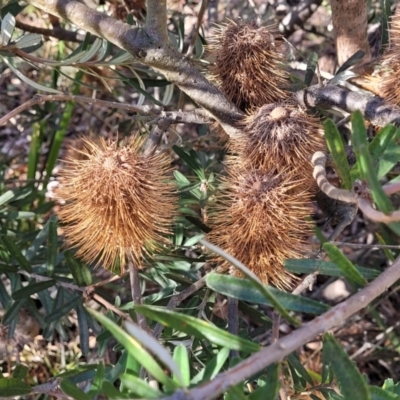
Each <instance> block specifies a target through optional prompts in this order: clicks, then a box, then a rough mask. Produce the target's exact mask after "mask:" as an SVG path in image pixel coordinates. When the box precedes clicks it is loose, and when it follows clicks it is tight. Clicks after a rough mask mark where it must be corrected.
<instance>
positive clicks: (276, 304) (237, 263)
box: [200, 239, 300, 326]
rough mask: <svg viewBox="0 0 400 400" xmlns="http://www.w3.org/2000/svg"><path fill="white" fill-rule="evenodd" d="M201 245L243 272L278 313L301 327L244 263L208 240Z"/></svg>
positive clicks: (201, 241) (202, 241)
mask: <svg viewBox="0 0 400 400" xmlns="http://www.w3.org/2000/svg"><path fill="white" fill-rule="evenodd" d="M200 243H201V244H202V245H203V246H205V247H207V248H208V249H209V250H211V251H213V252H214V253H216V254H218V255H220V256H221V257H223V258H224V259H225V260H226V261H228V262H229V263H231V264H232V265H234V266H235V267H236V268H237V269H239V270H240V271H241V272H243V274H244V275H245V276H246V277H247V278H249V280H250V281H251V282H252V283H253V286H254V287H255V288H257V289H258V290H259V291H260V293H262V294H263V296H264V297H265V298H266V299H267V300H268V301H270V302H271V304H272V306H273V307H274V308H275V310H276V311H278V312H279V313H280V314H281V315H282V316H283V317H284V318H286V319H287V320H288V321H289V322H291V323H292V324H293V325H296V326H299V325H300V322H299V321H298V320H297V319H296V318H294V317H292V316H291V315H290V314H289V313H288V312H287V311H286V309H285V308H284V307H283V306H282V305H281V304H280V303H279V301H278V300H277V299H276V297H275V296H274V294H273V293H272V291H271V290H270V287H268V286H264V285H263V284H262V282H261V281H260V279H259V278H258V277H257V276H256V275H255V274H254V273H253V272H252V271H250V270H249V269H248V268H247V267H246V266H245V265H244V264H243V263H241V262H240V261H239V260H238V259H236V258H235V257H233V256H231V255H230V254H228V253H226V252H225V251H223V250H222V249H220V248H219V247H218V246H215V245H213V244H212V243H209V242H208V241H207V240H204V239H202V240H200Z"/></svg>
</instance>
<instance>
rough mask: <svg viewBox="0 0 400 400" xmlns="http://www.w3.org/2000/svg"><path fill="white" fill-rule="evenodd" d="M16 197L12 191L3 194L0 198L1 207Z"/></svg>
mask: <svg viewBox="0 0 400 400" xmlns="http://www.w3.org/2000/svg"><path fill="white" fill-rule="evenodd" d="M14 196H15V194H14V192H13V191H12V190H7V192H5V193H3V194H2V195H1V196H0V206H2V205H3V204H6V203H8V202H9V201H10V200H12V199H13V198H14Z"/></svg>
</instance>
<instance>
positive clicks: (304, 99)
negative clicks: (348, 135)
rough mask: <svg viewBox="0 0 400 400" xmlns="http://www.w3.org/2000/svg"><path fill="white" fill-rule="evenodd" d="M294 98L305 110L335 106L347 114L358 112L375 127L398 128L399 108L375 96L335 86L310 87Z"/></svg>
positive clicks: (399, 122) (296, 94)
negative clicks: (392, 125)
mask: <svg viewBox="0 0 400 400" xmlns="http://www.w3.org/2000/svg"><path fill="white" fill-rule="evenodd" d="M294 96H295V98H296V100H297V102H298V103H299V104H300V105H301V106H303V107H306V108H311V107H319V108H326V109H329V108H332V107H334V106H336V107H338V108H340V109H341V110H343V111H346V112H348V113H352V112H354V111H356V110H359V111H361V113H362V114H363V115H364V117H365V119H367V120H368V121H370V122H371V123H372V124H373V125H375V126H378V127H383V126H385V125H387V124H389V123H392V124H394V125H396V126H400V108H399V107H397V106H395V105H391V104H387V103H385V101H384V100H383V99H381V98H380V97H377V96H368V95H365V94H361V93H356V92H350V91H349V90H347V89H343V88H340V87H338V86H335V85H327V86H324V87H319V86H318V85H315V86H310V87H309V88H307V89H304V90H300V91H298V92H296V93H295V94H294Z"/></svg>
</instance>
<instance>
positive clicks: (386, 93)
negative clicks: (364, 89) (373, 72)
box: [379, 7, 400, 104]
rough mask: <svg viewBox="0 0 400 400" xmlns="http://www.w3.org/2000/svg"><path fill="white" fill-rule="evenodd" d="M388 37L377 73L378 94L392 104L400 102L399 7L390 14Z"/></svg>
mask: <svg viewBox="0 0 400 400" xmlns="http://www.w3.org/2000/svg"><path fill="white" fill-rule="evenodd" d="M389 37H390V41H389V48H388V50H387V51H386V52H385V54H384V55H383V58H382V62H381V64H382V69H381V71H380V73H379V95H380V96H381V97H383V98H384V99H385V100H387V101H389V102H391V103H393V104H400V82H399V74H400V7H397V8H396V12H395V13H394V14H393V16H392V20H391V22H390V29H389Z"/></svg>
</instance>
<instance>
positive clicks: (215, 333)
mask: <svg viewBox="0 0 400 400" xmlns="http://www.w3.org/2000/svg"><path fill="white" fill-rule="evenodd" d="M135 308H136V310H137V311H138V312H139V313H141V314H144V315H145V316H147V317H149V318H151V319H153V320H155V321H157V322H160V323H162V324H163V325H164V326H167V327H171V328H174V329H176V330H178V331H180V332H185V333H187V334H188V335H193V336H195V337H197V338H199V339H207V340H209V341H210V342H212V343H215V344H216V345H219V346H223V347H228V348H230V349H232V350H241V351H246V352H251V353H252V352H254V351H258V350H259V349H260V346H259V345H258V344H256V343H253V342H251V341H249V340H246V339H243V338H241V337H239V336H235V335H232V334H230V333H228V332H226V331H224V330H223V329H220V328H218V327H216V326H215V325H212V324H210V323H209V322H206V321H202V320H200V319H198V318H194V317H192V316H189V315H185V314H182V313H178V312H175V311H170V310H167V309H165V308H162V307H155V306H143V305H141V306H136V307H135Z"/></svg>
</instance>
